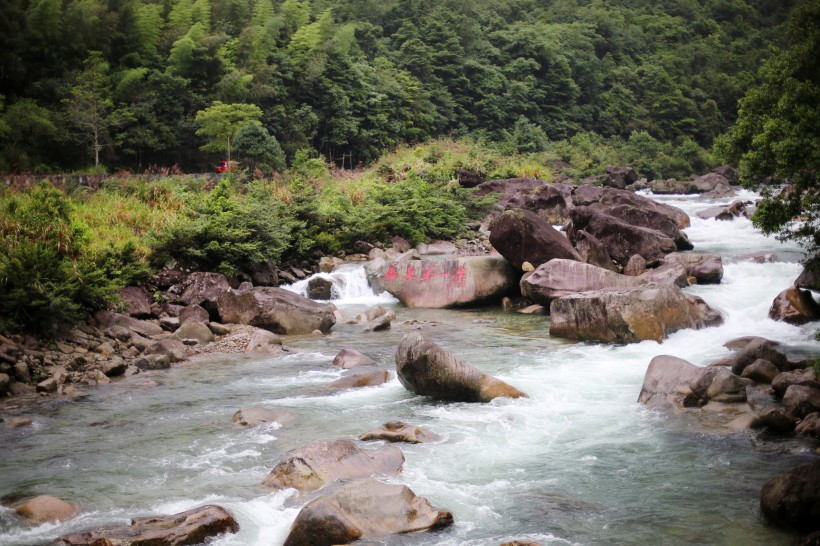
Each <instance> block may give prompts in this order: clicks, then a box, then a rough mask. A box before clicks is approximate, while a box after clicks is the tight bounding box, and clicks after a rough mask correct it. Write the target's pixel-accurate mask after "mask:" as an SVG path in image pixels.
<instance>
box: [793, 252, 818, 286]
mask: <svg viewBox="0 0 820 546" xmlns="http://www.w3.org/2000/svg"><path fill="white" fill-rule="evenodd" d="M809 263H810V266H807V267H806V268H805V269H803V272H802V273H800V275H799V276H798V277H797V278H796V279H795V281H794V285H795V286H796V287H797V288H805V289H808V290H814V291H820V261H818V259H817V258H815V259H814V261H812V262H809Z"/></svg>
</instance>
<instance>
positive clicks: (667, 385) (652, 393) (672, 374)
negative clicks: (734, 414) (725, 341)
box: [638, 355, 746, 409]
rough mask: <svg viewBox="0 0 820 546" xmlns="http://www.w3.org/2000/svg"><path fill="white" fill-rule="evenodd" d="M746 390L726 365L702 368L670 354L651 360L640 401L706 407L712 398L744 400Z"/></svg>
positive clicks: (730, 401)
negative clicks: (724, 366) (723, 366)
mask: <svg viewBox="0 0 820 546" xmlns="http://www.w3.org/2000/svg"><path fill="white" fill-rule="evenodd" d="M745 400H746V390H745V387H744V386H743V384H742V383H741V381H740V379H739V378H738V377H737V376H735V375H733V374H732V373H731V372H730V371H729V370H727V369H725V368H713V367H706V368H701V367H699V366H695V365H694V364H692V363H690V362H687V361H686V360H683V359H682V358H677V357H674V356H669V355H660V356H656V357H655V358H653V359H652V360H651V361H650V362H649V367H648V368H647V370H646V375H645V376H644V380H643V385H642V387H641V393H640V395H639V396H638V402H640V403H642V404H646V405H648V406H651V407H657V408H664V407H669V406H672V407H675V408H678V409H683V408H692V407H702V406H704V405H705V404H707V403H708V402H710V401H716V402H728V403H732V402H743V401H745Z"/></svg>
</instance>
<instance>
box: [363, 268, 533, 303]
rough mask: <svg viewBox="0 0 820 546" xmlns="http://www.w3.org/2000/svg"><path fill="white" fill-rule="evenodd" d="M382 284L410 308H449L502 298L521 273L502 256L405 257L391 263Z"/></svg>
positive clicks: (383, 276) (513, 285) (384, 273)
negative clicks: (417, 258) (418, 258)
mask: <svg viewBox="0 0 820 546" xmlns="http://www.w3.org/2000/svg"><path fill="white" fill-rule="evenodd" d="M379 282H380V283H381V285H382V286H383V287H384V289H385V290H387V291H388V292H390V293H391V294H392V295H393V296H395V297H397V298H398V299H399V300H400V301H401V302H402V303H403V304H404V305H406V306H408V307H428V308H435V309H441V308H449V307H463V306H467V305H474V304H477V303H482V302H485V301H488V300H492V299H501V298H502V297H503V296H505V295H507V293H509V292H510V291H511V290H512V289H513V288H514V287H515V285H516V283H517V282H518V273H516V271H515V269H513V267H512V266H511V265H510V263H509V262H508V261H507V260H505V259H504V258H502V257H500V256H465V257H459V258H425V259H422V260H416V259H411V257H410V256H407V255H405V256H404V257H403V258H401V259H399V260H397V261H393V262H388V264H387V265H386V269H385V270H384V272H383V274H382V276H381V277H380V279H379Z"/></svg>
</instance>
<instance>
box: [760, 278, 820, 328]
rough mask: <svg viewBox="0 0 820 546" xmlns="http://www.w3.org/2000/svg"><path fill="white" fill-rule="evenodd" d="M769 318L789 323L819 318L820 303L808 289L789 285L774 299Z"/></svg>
mask: <svg viewBox="0 0 820 546" xmlns="http://www.w3.org/2000/svg"><path fill="white" fill-rule="evenodd" d="M769 318H770V319H773V320H782V321H783V322H788V323H789V324H805V323H807V322H812V321H815V320H820V305H818V303H817V301H815V299H814V297H813V296H812V295H811V292H809V291H808V290H800V289H799V288H797V287H795V286H791V287H789V288H787V289H786V290H784V291H783V292H781V293H780V294H778V296H777V297H776V298H775V299H774V301H773V302H772V307H771V309H769Z"/></svg>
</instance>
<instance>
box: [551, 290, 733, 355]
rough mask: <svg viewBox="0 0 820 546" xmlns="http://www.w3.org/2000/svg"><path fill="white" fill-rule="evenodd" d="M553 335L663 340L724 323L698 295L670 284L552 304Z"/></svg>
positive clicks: (573, 297)
mask: <svg viewBox="0 0 820 546" xmlns="http://www.w3.org/2000/svg"><path fill="white" fill-rule="evenodd" d="M550 317H551V318H550V335H552V336H556V337H567V338H571V339H582V340H590V341H606V342H618V343H630V342H635V341H642V340H645V339H654V340H656V341H663V340H664V339H665V338H666V336H667V335H669V334H671V333H673V332H676V331H677V330H680V329H683V328H694V329H700V328H705V327H707V326H715V325H717V324H720V323H722V322H723V319H722V317H721V316H720V313H718V312H717V311H715V310H713V309H712V308H710V307H709V306H708V305H706V303H705V302H704V301H703V300H702V299H701V298H698V297H696V296H690V295H688V294H684V293H683V292H681V291H680V289H679V288H677V287H675V286H669V285H646V286H639V287H635V288H625V289H607V290H597V291H592V292H581V293H579V294H573V295H569V296H564V297H562V298H559V299H556V300H553V302H552V303H551V304H550Z"/></svg>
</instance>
